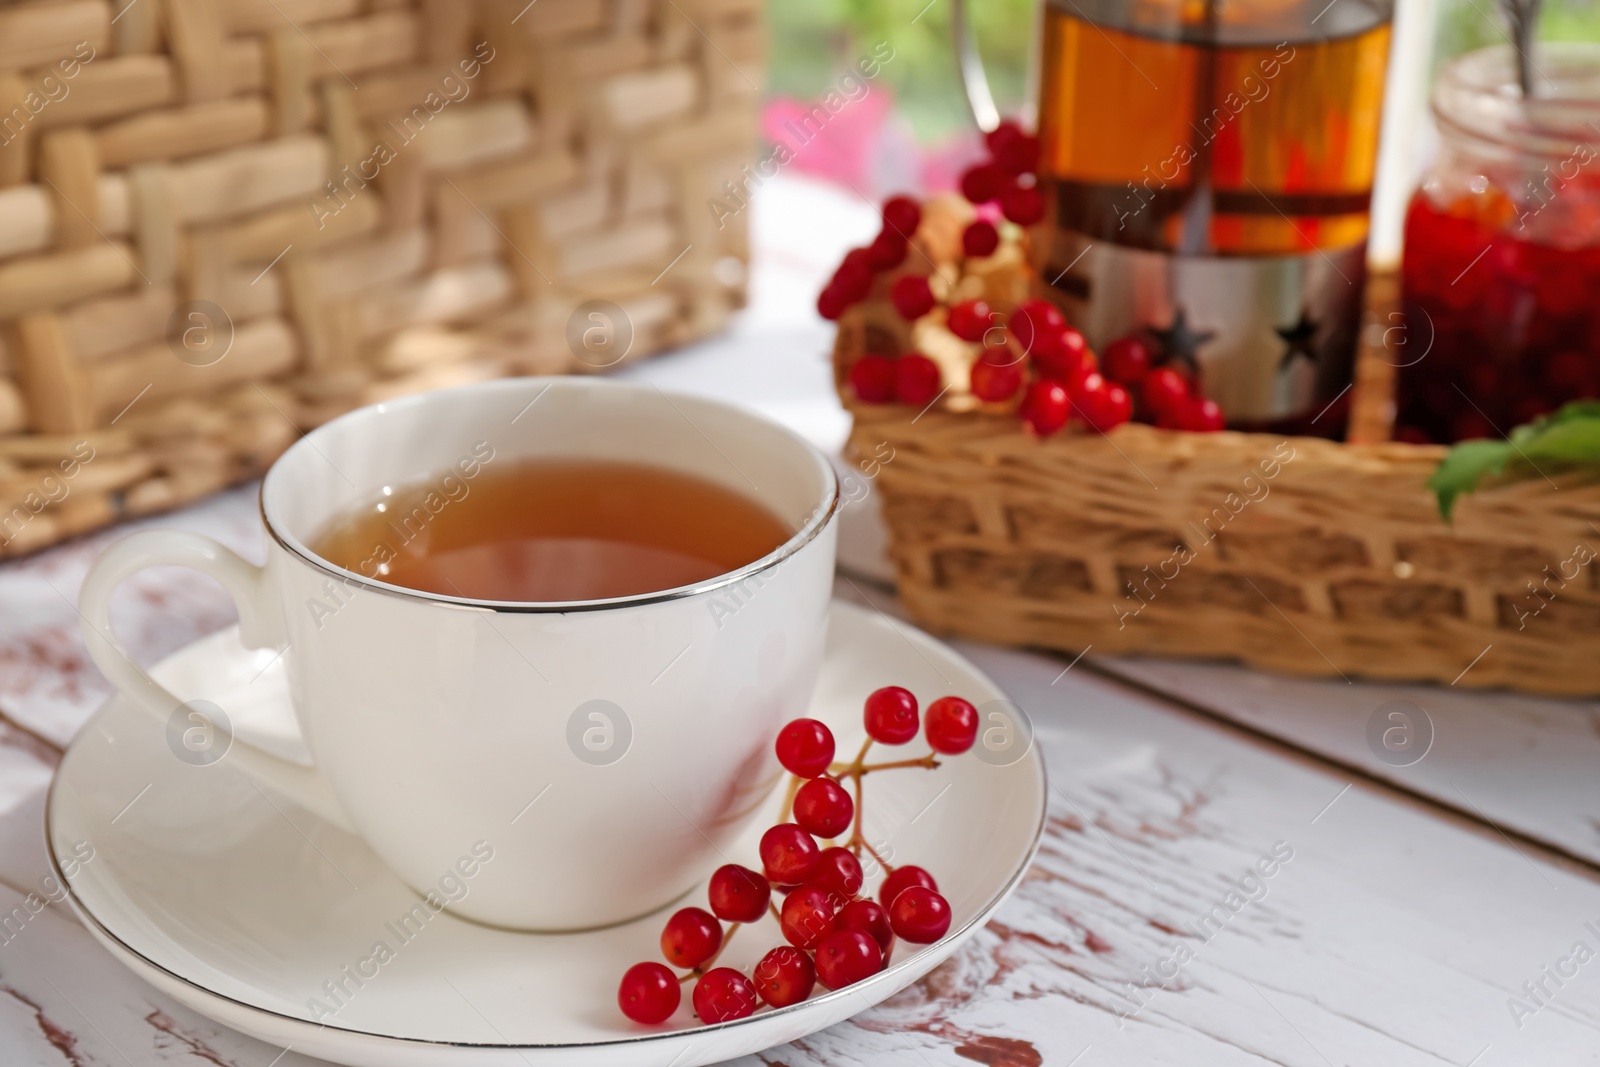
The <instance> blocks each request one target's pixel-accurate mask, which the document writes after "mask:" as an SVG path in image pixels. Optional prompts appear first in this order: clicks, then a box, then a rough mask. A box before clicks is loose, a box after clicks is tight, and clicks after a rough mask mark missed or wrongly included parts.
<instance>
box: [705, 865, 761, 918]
mask: <svg viewBox="0 0 1600 1067" xmlns="http://www.w3.org/2000/svg"><path fill="white" fill-rule="evenodd" d="M706 895H707V896H708V897H710V899H711V912H712V914H714V915H715V916H716V917H717V918H719V919H721V920H722V921H724V922H730V923H753V922H755V921H756V920H757V919H759V918H761V916H763V915H765V914H766V911H767V901H769V900H771V899H772V886H771V885H769V884H768V883H767V880H766V879H765V878H763V877H762V876H761V875H759V874H757V873H756V872H755V871H752V870H751V869H750V868H749V867H741V866H739V865H738V864H737V863H728V864H724V865H723V866H721V867H718V868H717V869H716V870H715V871H713V872H711V886H710V888H709V889H708V890H707V893H706Z"/></svg>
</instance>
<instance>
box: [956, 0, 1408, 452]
mask: <svg viewBox="0 0 1600 1067" xmlns="http://www.w3.org/2000/svg"><path fill="white" fill-rule="evenodd" d="M1392 17H1393V2H1392V0H1332V2H1329V0H1311V2H1304V0H1043V10H1042V12H1041V17H1040V20H1039V22H1038V39H1037V41H1036V42H1035V47H1036V50H1037V63H1036V78H1035V86H1034V90H1033V95H1034V96H1035V98H1036V99H1037V112H1038V115H1037V124H1036V125H1037V128H1038V133H1039V141H1040V165H1039V181H1040V183H1041V186H1042V188H1043V191H1044V193H1045V201H1046V204H1047V205H1048V213H1047V216H1046V219H1045V221H1044V223H1043V224H1042V225H1041V226H1040V227H1039V228H1038V230H1037V231H1036V233H1035V237H1034V258H1035V263H1034V265H1035V267H1036V268H1037V269H1038V271H1039V274H1040V279H1041V282H1042V283H1043V284H1045V285H1046V286H1047V287H1048V288H1049V290H1050V292H1049V295H1051V296H1052V297H1053V298H1054V299H1055V300H1056V301H1057V303H1059V304H1060V305H1061V306H1062V307H1063V309H1064V310H1065V311H1066V313H1067V316H1068V318H1069V319H1070V320H1071V321H1072V322H1073V324H1074V325H1076V326H1077V327H1078V328H1079V329H1081V330H1083V331H1084V333H1085V334H1086V335H1087V336H1088V338H1089V341H1090V343H1091V344H1092V345H1094V346H1096V347H1097V348H1098V347H1103V346H1104V345H1106V344H1107V343H1108V342H1110V341H1112V340H1114V339H1115V338H1117V337H1120V336H1123V335H1126V334H1129V333H1135V332H1139V333H1143V334H1145V335H1146V336H1148V337H1149V338H1150V339H1152V340H1154V341H1155V342H1156V343H1157V346H1158V348H1159V350H1160V351H1161V352H1162V353H1163V356H1164V359H1165V360H1166V361H1167V362H1168V363H1169V364H1175V365H1178V366H1179V367H1180V368H1182V369H1185V370H1187V371H1189V372H1191V373H1194V374H1196V375H1198V376H1199V377H1200V378H1201V379H1202V380H1203V381H1202V384H1203V388H1204V390H1205V392H1206V395H1208V396H1210V397H1212V398H1214V399H1215V400H1216V401H1217V402H1218V403H1219V404H1220V405H1221V406H1222V409H1223V412H1224V413H1225V415H1226V416H1227V417H1228V420H1229V423H1230V425H1234V426H1236V427H1242V428H1258V429H1266V428H1273V429H1280V430H1285V431H1294V432H1324V431H1326V432H1334V431H1336V429H1337V424H1338V423H1339V422H1340V421H1341V420H1340V418H1339V417H1338V416H1337V415H1335V416H1330V417H1329V418H1328V419H1327V421H1326V422H1322V421H1321V420H1322V413H1323V412H1325V411H1327V410H1328V409H1329V408H1330V406H1332V405H1334V404H1335V402H1337V401H1339V400H1340V398H1341V397H1343V395H1344V394H1345V392H1346V390H1347V389H1348V387H1349V384H1350V381H1351V375H1352V369H1353V363H1354V354H1355V347H1356V340H1357V335H1358V331H1359V326H1360V317H1361V310H1362V297H1363V288H1364V283H1365V277H1366V239H1367V231H1368V223H1369V203H1370V200H1371V195H1372V182H1373V176H1374V172H1375V168H1376V158H1377V146H1378V127H1379V120H1380V117H1381V115H1382V111H1383V91H1384V76H1385V70H1386V67H1387V64H1388V55H1389V43H1390V25H1391V22H1392ZM952 26H953V30H954V35H955V43H956V50H957V57H958V60H959V66H960V70H961V74H962V80H963V82H964V84H965V87H966V90H967V97H968V102H969V104H970V107H971V110H972V114H973V118H974V119H975V121H976V122H977V124H978V125H979V126H980V127H982V128H983V129H986V130H987V129H993V128H994V126H995V125H996V124H998V122H999V118H1000V117H999V113H998V111H997V110H996V108H995V104H994V99H993V97H992V95H991V94H990V92H989V88H988V84H987V81H986V80H985V78H984V74H983V64H982V61H981V60H980V58H979V56H978V52H977V48H976V45H975V42H974V40H973V37H972V34H971V32H970V29H969V24H968V21H967V18H966V5H965V3H964V0H956V3H955V7H954V9H953V19H952Z"/></svg>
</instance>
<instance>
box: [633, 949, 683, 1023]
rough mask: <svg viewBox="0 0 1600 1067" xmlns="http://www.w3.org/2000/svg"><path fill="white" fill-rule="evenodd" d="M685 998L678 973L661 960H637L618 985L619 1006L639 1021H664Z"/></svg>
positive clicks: (634, 1019)
mask: <svg viewBox="0 0 1600 1067" xmlns="http://www.w3.org/2000/svg"><path fill="white" fill-rule="evenodd" d="M682 998H683V990H682V989H680V988H679V986H678V976H677V975H675V974H673V973H672V972H671V971H669V970H667V969H666V968H665V967H663V966H662V965H661V964H659V963H635V964H634V965H633V966H632V967H629V968H628V969H627V971H626V972H625V973H624V974H623V975H622V984H621V985H619V986H617V1007H619V1008H621V1009H622V1014H624V1015H626V1016H627V1017H628V1018H630V1019H632V1020H633V1021H634V1022H636V1023H647V1024H650V1025H654V1024H656V1023H659V1022H665V1021H666V1019H667V1016H669V1015H671V1014H672V1013H673V1012H675V1011H677V1010H678V1001H679V1000H681V999H682Z"/></svg>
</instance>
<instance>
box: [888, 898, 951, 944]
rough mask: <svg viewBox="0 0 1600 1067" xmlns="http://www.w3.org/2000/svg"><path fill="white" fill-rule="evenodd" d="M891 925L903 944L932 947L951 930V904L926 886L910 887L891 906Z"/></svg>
mask: <svg viewBox="0 0 1600 1067" xmlns="http://www.w3.org/2000/svg"><path fill="white" fill-rule="evenodd" d="M889 924H890V925H891V926H892V927H894V932H895V936H896V937H898V938H900V939H901V940H903V941H910V942H911V943H912V944H914V945H931V944H933V943H934V942H935V941H937V940H939V939H940V938H941V937H943V936H944V934H945V931H946V930H948V929H950V902H949V901H948V900H946V899H944V897H942V896H940V895H939V894H938V893H937V892H936V891H934V890H932V889H929V888H927V887H926V886H920V885H914V886H910V887H908V888H907V889H906V890H905V891H903V892H902V893H901V894H900V895H899V896H897V897H895V898H894V903H893V904H891V905H889Z"/></svg>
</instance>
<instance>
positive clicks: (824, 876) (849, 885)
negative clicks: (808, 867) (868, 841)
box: [806, 797, 865, 900]
mask: <svg viewBox="0 0 1600 1067" xmlns="http://www.w3.org/2000/svg"><path fill="white" fill-rule="evenodd" d="M845 799H847V800H848V799H849V798H848V797H846V798H845ZM864 877H865V876H864V875H863V874H862V873H861V861H860V860H858V859H856V857H855V854H854V853H853V852H851V851H850V850H849V849H847V848H825V849H823V850H822V855H820V856H818V857H817V867H816V870H814V871H812V872H811V877H810V878H809V879H807V880H806V884H807V885H814V886H816V887H818V888H819V889H826V890H827V891H828V892H830V893H837V894H838V895H839V896H841V897H843V898H845V899H846V900H848V899H850V898H851V897H853V896H855V895H856V894H857V893H859V892H861V883H862V881H863V880H864Z"/></svg>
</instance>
